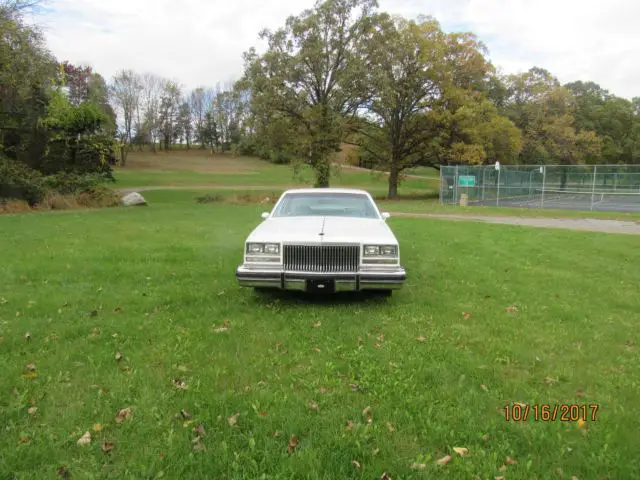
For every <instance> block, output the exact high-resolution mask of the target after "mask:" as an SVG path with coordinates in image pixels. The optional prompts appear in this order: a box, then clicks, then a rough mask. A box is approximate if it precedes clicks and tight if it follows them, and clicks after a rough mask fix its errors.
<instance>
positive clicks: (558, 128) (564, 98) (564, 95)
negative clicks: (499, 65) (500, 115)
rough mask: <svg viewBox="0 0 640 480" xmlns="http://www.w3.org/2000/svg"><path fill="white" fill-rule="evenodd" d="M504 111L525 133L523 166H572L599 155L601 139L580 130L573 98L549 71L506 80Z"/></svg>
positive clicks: (516, 76) (529, 72) (510, 77)
mask: <svg viewBox="0 0 640 480" xmlns="http://www.w3.org/2000/svg"><path fill="white" fill-rule="evenodd" d="M503 108H504V112H505V114H506V115H507V116H508V117H509V118H510V119H511V120H512V121H513V122H514V123H515V124H516V126H518V128H520V130H521V131H522V132H523V137H524V138H523V150H522V153H521V155H520V162H521V163H526V164H543V163H563V164H567V165H569V164H578V163H584V162H585V161H586V160H588V159H589V158H597V157H599V155H600V152H601V148H602V139H601V138H600V137H598V135H597V134H596V133H595V132H594V131H593V130H591V129H588V128H582V129H581V128H580V127H581V125H579V124H578V123H577V122H576V119H575V117H574V112H575V110H576V99H575V97H574V95H573V94H572V92H571V91H570V90H569V89H567V88H565V87H562V86H561V85H560V83H559V82H558V80H557V79H556V78H555V77H554V76H553V75H551V73H549V72H548V71H547V70H544V69H541V68H537V67H536V68H532V69H531V70H529V71H528V72H525V73H522V74H519V75H510V76H509V77H507V79H506V98H504V107H503ZM582 126H583V127H588V125H584V124H583V125H582Z"/></svg>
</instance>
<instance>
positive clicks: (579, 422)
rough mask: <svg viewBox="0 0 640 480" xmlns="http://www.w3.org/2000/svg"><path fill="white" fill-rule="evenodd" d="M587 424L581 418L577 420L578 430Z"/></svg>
mask: <svg viewBox="0 0 640 480" xmlns="http://www.w3.org/2000/svg"><path fill="white" fill-rule="evenodd" d="M586 424H587V422H585V421H584V420H583V419H582V418H579V419H578V428H584V427H585V426H586Z"/></svg>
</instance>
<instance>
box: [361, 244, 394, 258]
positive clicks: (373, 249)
mask: <svg viewBox="0 0 640 480" xmlns="http://www.w3.org/2000/svg"><path fill="white" fill-rule="evenodd" d="M397 255H398V247H397V246H396V245H365V246H364V256H365V257H395V256H397Z"/></svg>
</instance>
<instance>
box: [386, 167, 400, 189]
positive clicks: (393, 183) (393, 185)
mask: <svg viewBox="0 0 640 480" xmlns="http://www.w3.org/2000/svg"><path fill="white" fill-rule="evenodd" d="M398 173H399V172H398V164H397V162H396V161H395V160H392V161H391V170H390V171H389V194H388V195H387V196H388V198H398Z"/></svg>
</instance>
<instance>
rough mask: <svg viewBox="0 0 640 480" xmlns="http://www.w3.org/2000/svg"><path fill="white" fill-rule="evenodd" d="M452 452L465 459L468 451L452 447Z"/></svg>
mask: <svg viewBox="0 0 640 480" xmlns="http://www.w3.org/2000/svg"><path fill="white" fill-rule="evenodd" d="M453 451H454V452H456V453H457V454H458V455H460V456H461V457H466V456H467V455H469V449H467V448H464V447H453Z"/></svg>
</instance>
